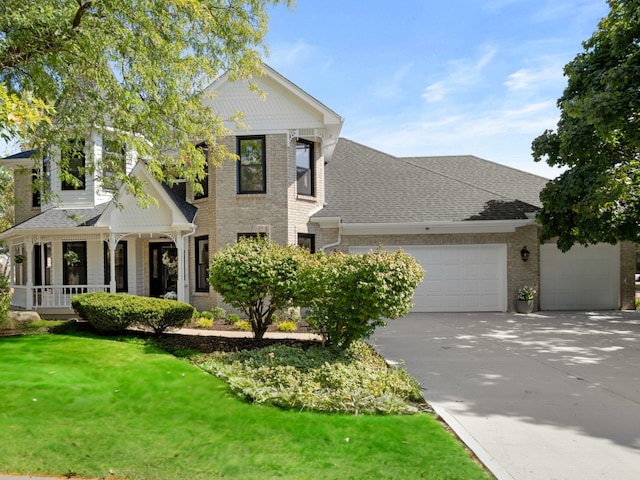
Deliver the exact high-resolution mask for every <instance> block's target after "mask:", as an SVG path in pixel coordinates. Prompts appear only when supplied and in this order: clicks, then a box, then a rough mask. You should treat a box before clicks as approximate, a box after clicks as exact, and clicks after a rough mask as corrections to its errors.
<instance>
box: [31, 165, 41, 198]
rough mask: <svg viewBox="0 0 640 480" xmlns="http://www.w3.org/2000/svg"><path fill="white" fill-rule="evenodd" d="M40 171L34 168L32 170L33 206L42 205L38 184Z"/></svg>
mask: <svg viewBox="0 0 640 480" xmlns="http://www.w3.org/2000/svg"><path fill="white" fill-rule="evenodd" d="M39 173H40V172H39V171H38V170H37V169H36V168H34V169H33V170H31V206H32V207H39V206H40V186H39V185H38V183H39V182H38V174H39Z"/></svg>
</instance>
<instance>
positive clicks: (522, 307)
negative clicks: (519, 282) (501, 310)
mask: <svg viewBox="0 0 640 480" xmlns="http://www.w3.org/2000/svg"><path fill="white" fill-rule="evenodd" d="M535 298H536V289H535V288H533V287H528V286H526V285H525V286H524V287H521V288H519V289H518V296H517V297H516V310H517V311H518V313H531V312H533V302H534V300H535Z"/></svg>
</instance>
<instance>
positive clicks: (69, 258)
mask: <svg viewBox="0 0 640 480" xmlns="http://www.w3.org/2000/svg"><path fill="white" fill-rule="evenodd" d="M63 257H64V260H65V262H67V266H69V267H75V266H76V265H77V264H79V263H80V255H78V254H77V253H76V252H74V251H73V250H68V251H67V252H65V254H64V255H63Z"/></svg>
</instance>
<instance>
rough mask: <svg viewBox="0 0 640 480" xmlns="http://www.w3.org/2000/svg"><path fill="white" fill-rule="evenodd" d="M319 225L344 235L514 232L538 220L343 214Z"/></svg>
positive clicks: (327, 219) (316, 220)
mask: <svg viewBox="0 0 640 480" xmlns="http://www.w3.org/2000/svg"><path fill="white" fill-rule="evenodd" d="M311 221H312V222H313V223H317V224H318V225H319V226H320V228H338V226H340V227H341V228H342V234H343V235H411V234H413V235H420V234H430V235H433V234H447V233H449V234H451V233H511V232H515V230H516V229H517V228H518V227H522V226H524V225H533V224H535V219H533V218H527V219H522V220H468V221H458V222H417V223H340V217H320V218H313V219H311Z"/></svg>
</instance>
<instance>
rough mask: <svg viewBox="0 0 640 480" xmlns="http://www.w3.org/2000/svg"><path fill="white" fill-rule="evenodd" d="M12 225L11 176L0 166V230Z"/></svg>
mask: <svg viewBox="0 0 640 480" xmlns="http://www.w3.org/2000/svg"><path fill="white" fill-rule="evenodd" d="M11 225H13V178H12V177H11V174H10V173H9V172H8V171H7V170H6V169H5V168H3V167H2V166H0V232H3V231H5V230H6V229H7V228H9V227H11Z"/></svg>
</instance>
